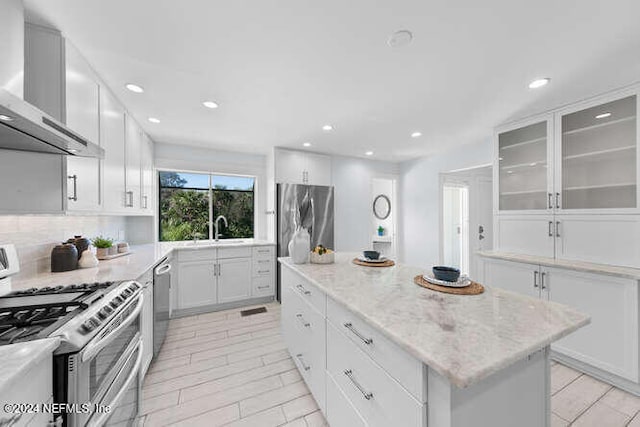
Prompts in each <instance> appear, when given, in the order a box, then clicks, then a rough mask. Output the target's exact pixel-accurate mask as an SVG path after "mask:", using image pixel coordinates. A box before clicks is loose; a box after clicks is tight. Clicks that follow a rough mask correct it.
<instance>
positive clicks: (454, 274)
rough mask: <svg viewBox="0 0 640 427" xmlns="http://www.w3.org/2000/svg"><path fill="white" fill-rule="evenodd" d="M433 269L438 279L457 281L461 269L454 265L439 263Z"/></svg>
mask: <svg viewBox="0 0 640 427" xmlns="http://www.w3.org/2000/svg"><path fill="white" fill-rule="evenodd" d="M432 271H433V275H434V276H435V277H436V279H438V280H444V281H446V282H457V281H458V278H459V277H460V270H459V269H457V268H454V267H446V266H444V265H438V266H435V267H433V269H432Z"/></svg>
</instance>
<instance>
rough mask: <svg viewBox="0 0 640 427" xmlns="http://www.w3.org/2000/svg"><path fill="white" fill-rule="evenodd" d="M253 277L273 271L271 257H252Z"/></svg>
mask: <svg viewBox="0 0 640 427" xmlns="http://www.w3.org/2000/svg"><path fill="white" fill-rule="evenodd" d="M252 264H253V267H252V269H253V277H257V276H265V275H267V276H270V275H273V273H274V271H275V262H274V260H273V258H258V259H256V258H254V259H253V263H252Z"/></svg>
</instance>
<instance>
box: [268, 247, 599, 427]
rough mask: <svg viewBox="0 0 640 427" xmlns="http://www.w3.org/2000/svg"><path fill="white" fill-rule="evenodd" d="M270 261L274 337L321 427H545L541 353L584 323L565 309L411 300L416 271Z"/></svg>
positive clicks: (422, 294)
mask: <svg viewBox="0 0 640 427" xmlns="http://www.w3.org/2000/svg"><path fill="white" fill-rule="evenodd" d="M354 256H355V255H354V254H336V263H335V264H331V265H315V264H302V265H297V264H293V263H292V262H291V260H290V259H289V258H281V259H280V260H279V261H280V263H281V264H282V276H281V286H282V291H281V292H282V304H283V306H282V329H283V335H284V338H285V341H286V343H287V347H288V349H289V352H290V353H291V355H292V357H293V359H294V361H295V363H296V365H297V366H298V368H299V370H300V372H301V373H302V376H303V378H304V379H305V381H306V382H307V384H308V385H309V388H310V390H311V392H312V393H313V395H314V398H315V399H316V401H317V403H318V405H319V406H320V408H321V409H322V410H323V412H324V413H325V416H326V418H327V420H328V421H329V423H330V424H331V426H332V427H340V426H389V425H398V426H420V427H425V426H435V427H441V426H442V427H463V426H472V425H477V426H485V425H486V426H492V427H499V426H505V427H507V426H509V427H511V426H514V425H518V426H531V427H534V426H536V427H538V426H548V425H549V424H550V393H549V386H550V385H549V379H550V371H549V368H550V360H549V345H550V344H551V343H552V342H554V341H556V340H558V339H560V338H562V337H564V336H566V335H567V334H569V333H571V332H573V331H575V330H576V329H578V328H580V327H582V326H584V325H586V324H588V323H589V317H588V316H586V315H585V314H582V313H579V312H577V311H575V310H573V309H571V308H569V307H567V306H563V305H560V304H555V303H550V302H548V301H543V300H539V299H534V298H530V297H527V296H524V295H518V294H515V293H512V292H508V291H504V290H501V289H498V288H492V287H491V286H490V285H491V284H487V285H489V286H486V290H485V292H484V293H483V294H481V295H476V296H456V295H447V294H442V293H439V292H435V291H431V290H427V289H424V288H421V287H419V286H417V285H415V284H414V283H413V278H414V277H415V276H416V275H418V274H421V273H423V270H422V269H420V268H416V267H410V266H404V265H397V266H396V267H391V268H368V267H360V266H356V265H354V264H352V263H351V259H353V258H354Z"/></svg>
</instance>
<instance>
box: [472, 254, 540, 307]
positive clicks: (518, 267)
mask: <svg viewBox="0 0 640 427" xmlns="http://www.w3.org/2000/svg"><path fill="white" fill-rule="evenodd" d="M539 274H540V271H539V267H538V266H537V265H532V264H522V263H519V262H510V261H502V260H495V259H486V260H485V262H484V283H485V284H486V285H487V286H496V287H498V288H502V289H506V290H508V291H511V292H517V293H520V294H525V295H529V296H532V297H535V298H538V297H540V288H539V283H540V277H539Z"/></svg>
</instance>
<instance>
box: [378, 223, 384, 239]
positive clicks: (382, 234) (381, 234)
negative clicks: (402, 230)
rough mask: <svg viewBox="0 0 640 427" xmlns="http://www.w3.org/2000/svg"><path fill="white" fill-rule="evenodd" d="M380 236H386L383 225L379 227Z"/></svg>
mask: <svg viewBox="0 0 640 427" xmlns="http://www.w3.org/2000/svg"><path fill="white" fill-rule="evenodd" d="M378 236H380V237H382V236H384V227H383V226H381V225H379V226H378Z"/></svg>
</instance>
